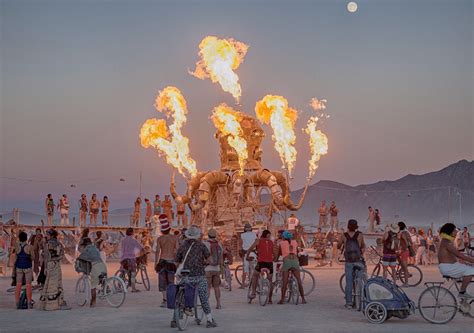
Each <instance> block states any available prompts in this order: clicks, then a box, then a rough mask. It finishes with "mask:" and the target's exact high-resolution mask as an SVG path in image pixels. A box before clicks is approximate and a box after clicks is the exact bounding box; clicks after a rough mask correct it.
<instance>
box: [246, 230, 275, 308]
mask: <svg viewBox="0 0 474 333" xmlns="http://www.w3.org/2000/svg"><path fill="white" fill-rule="evenodd" d="M271 236H272V234H271V232H270V231H269V230H263V232H262V235H261V236H260V238H259V239H257V240H255V242H254V243H253V244H252V246H251V247H250V248H249V249H248V251H247V254H250V253H252V252H253V251H254V250H255V249H257V266H256V267H255V272H254V273H253V276H252V293H251V294H250V298H252V299H253V298H255V296H256V295H257V281H258V276H259V275H260V272H261V271H262V269H263V268H266V269H267V270H268V272H269V275H268V281H270V295H269V296H268V304H272V292H273V285H272V274H273V261H274V260H273V252H274V244H273V241H272V240H271V239H270V238H271Z"/></svg>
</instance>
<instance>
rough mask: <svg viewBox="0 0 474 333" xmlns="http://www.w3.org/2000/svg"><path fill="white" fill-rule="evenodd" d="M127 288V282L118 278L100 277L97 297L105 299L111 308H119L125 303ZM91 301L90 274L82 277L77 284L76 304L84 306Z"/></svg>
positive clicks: (103, 275)
mask: <svg viewBox="0 0 474 333" xmlns="http://www.w3.org/2000/svg"><path fill="white" fill-rule="evenodd" d="M126 293H127V287H126V285H125V282H123V280H122V279H121V278H119V277H117V276H112V277H109V278H107V274H101V275H100V276H99V286H98V288H97V297H98V298H99V299H104V298H105V300H106V301H107V303H109V305H110V306H111V307H114V308H119V307H120V306H121V305H122V304H123V302H124V301H125V296H126ZM90 299H91V282H90V277H89V275H88V274H82V276H81V277H80V278H79V279H78V280H77V282H76V302H77V305H79V306H84V305H86V304H87V303H89V302H90Z"/></svg>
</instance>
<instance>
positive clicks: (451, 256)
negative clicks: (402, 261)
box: [438, 223, 474, 299]
mask: <svg viewBox="0 0 474 333" xmlns="http://www.w3.org/2000/svg"><path fill="white" fill-rule="evenodd" d="M458 232H459V231H458V229H457V228H456V226H455V225H454V224H452V223H446V224H445V225H443V226H442V227H441V229H440V230H439V235H440V237H441V243H440V245H439V250H438V261H439V266H438V268H439V271H440V272H441V274H442V275H443V276H450V277H452V278H454V279H461V278H462V283H461V288H460V289H459V297H460V298H463V299H473V298H474V295H470V294H468V293H467V292H466V289H467V286H468V285H469V283H470V282H471V280H472V277H473V276H474V267H472V266H468V265H465V264H461V263H459V262H458V258H459V259H461V260H463V261H466V262H470V263H474V258H473V257H471V256H466V255H464V254H462V253H461V252H459V251H458V250H456V248H455V246H454V239H455V238H456V235H457V233H458Z"/></svg>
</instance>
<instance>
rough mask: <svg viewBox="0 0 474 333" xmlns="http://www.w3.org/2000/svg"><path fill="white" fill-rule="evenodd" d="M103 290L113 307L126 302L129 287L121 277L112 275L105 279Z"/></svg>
mask: <svg viewBox="0 0 474 333" xmlns="http://www.w3.org/2000/svg"><path fill="white" fill-rule="evenodd" d="M102 292H103V296H104V297H105V300H106V301H107V303H109V305H110V306H111V307H113V308H119V307H120V306H122V304H123V302H125V296H126V293H127V287H126V286H125V282H123V280H122V279H121V278H119V277H117V276H112V277H110V278H108V279H106V280H105V282H104V286H103V287H102Z"/></svg>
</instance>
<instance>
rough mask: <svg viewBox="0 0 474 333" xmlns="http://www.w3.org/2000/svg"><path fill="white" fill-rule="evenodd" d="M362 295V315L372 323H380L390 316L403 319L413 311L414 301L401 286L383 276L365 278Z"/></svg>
mask: <svg viewBox="0 0 474 333" xmlns="http://www.w3.org/2000/svg"><path fill="white" fill-rule="evenodd" d="M362 296H363V297H362V308H363V311H364V315H365V317H366V318H367V320H368V321H369V322H370V323H373V324H381V323H383V322H384V321H385V320H387V319H389V318H390V317H397V318H400V319H405V318H407V317H408V316H409V315H410V314H413V313H415V303H414V302H413V301H412V300H410V299H409V298H408V296H407V294H405V292H404V291H403V290H402V289H401V288H399V287H398V286H397V285H395V284H394V283H393V282H392V281H389V280H387V279H384V278H383V277H373V278H370V279H369V280H367V283H366V284H365V286H364V291H363V295H362Z"/></svg>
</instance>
